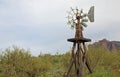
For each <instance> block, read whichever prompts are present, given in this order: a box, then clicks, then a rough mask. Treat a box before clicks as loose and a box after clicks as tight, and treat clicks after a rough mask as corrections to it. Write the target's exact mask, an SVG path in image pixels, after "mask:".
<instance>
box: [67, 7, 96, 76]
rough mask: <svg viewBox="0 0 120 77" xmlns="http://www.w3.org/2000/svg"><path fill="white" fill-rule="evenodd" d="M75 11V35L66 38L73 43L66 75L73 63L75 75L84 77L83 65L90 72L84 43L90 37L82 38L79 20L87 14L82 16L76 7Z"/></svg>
mask: <svg viewBox="0 0 120 77" xmlns="http://www.w3.org/2000/svg"><path fill="white" fill-rule="evenodd" d="M93 8H94V7H92V10H93ZM76 11H77V12H76V13H75V20H76V21H75V31H76V32H75V37H74V38H70V39H68V40H67V41H69V42H72V43H73V47H72V50H71V60H70V65H69V68H68V71H67V75H66V77H70V72H71V69H72V67H73V65H74V68H75V75H76V77H85V72H84V68H85V66H87V68H88V70H89V72H90V73H92V69H91V67H90V62H89V58H88V54H87V48H86V45H85V43H86V42H90V41H91V39H88V38H84V36H83V33H82V31H83V26H84V25H82V22H81V20H82V19H83V18H84V17H85V16H87V14H86V15H83V16H82V14H81V13H82V12H79V10H78V9H76ZM89 11H90V10H89ZM92 12H93V11H92ZM92 21H93V20H92Z"/></svg>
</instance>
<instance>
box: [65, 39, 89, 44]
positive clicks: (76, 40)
mask: <svg viewBox="0 0 120 77" xmlns="http://www.w3.org/2000/svg"><path fill="white" fill-rule="evenodd" d="M67 41H69V42H76V43H78V42H90V41H91V39H88V38H70V39H67Z"/></svg>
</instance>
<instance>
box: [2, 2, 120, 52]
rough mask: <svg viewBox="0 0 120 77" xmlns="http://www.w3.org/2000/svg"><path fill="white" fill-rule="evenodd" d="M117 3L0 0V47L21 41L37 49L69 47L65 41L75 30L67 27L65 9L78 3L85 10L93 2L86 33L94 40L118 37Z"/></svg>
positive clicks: (118, 12) (118, 11)
mask: <svg viewBox="0 0 120 77" xmlns="http://www.w3.org/2000/svg"><path fill="white" fill-rule="evenodd" d="M119 3H120V1H119V0H116V1H114V0H109V1H108V0H99V1H98V0H0V36H1V37H2V38H0V42H1V43H2V44H1V47H5V45H6V46H8V45H10V44H17V45H19V44H20V46H24V47H26V48H27V47H28V48H31V49H32V50H34V51H35V50H36V51H37V52H38V50H40V51H41V50H42V51H44V50H45V51H46V50H51V51H52V50H53V49H52V48H55V49H54V50H59V51H60V50H62V47H63V49H64V50H65V47H66V48H68V50H69V46H66V45H67V44H66V41H65V40H66V39H68V38H72V37H74V31H72V30H70V27H69V26H66V22H67V19H66V18H65V17H66V16H67V12H66V11H68V10H70V7H73V8H75V7H76V6H78V8H80V9H81V8H83V10H84V12H85V13H86V12H87V11H88V10H89V7H90V6H92V5H95V22H94V23H88V27H87V28H86V29H85V36H86V37H88V38H91V39H93V40H98V39H100V38H103V37H105V38H108V39H114V40H118V39H120V37H119V36H118V35H119V34H120V31H119V29H120V27H119V25H120V23H119V21H120V17H119V14H120V10H119V9H118V7H119V6H120V5H119ZM63 44H66V45H63ZM2 45H4V46H2ZM59 47H60V49H59ZM54 50H53V51H54ZM66 50H67V49H66ZM51 53H52V52H51Z"/></svg>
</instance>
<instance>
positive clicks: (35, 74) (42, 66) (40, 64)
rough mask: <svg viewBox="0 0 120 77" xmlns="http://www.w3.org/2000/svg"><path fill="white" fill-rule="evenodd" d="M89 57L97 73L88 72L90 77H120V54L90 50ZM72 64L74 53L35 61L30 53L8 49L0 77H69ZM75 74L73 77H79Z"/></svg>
mask: <svg viewBox="0 0 120 77" xmlns="http://www.w3.org/2000/svg"><path fill="white" fill-rule="evenodd" d="M0 52H2V51H0ZM88 54H89V57H90V61H91V67H92V68H93V70H94V72H93V73H92V74H89V73H88V71H87V69H86V77H120V51H119V52H109V51H108V50H106V49H104V48H102V47H95V48H93V47H92V48H91V47H90V48H89V51H88ZM69 61H70V52H67V53H66V54H56V55H51V54H40V55H39V56H38V57H33V56H32V55H31V54H30V51H28V50H24V49H21V48H17V47H13V49H9V48H7V49H6V50H5V51H3V53H1V54H0V77H65V72H66V71H67V69H68V65H69ZM73 71H74V69H73ZM73 71H72V74H71V77H75V76H74V74H73V73H74V72H73Z"/></svg>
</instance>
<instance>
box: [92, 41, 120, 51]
mask: <svg viewBox="0 0 120 77" xmlns="http://www.w3.org/2000/svg"><path fill="white" fill-rule="evenodd" d="M90 46H94V47H97V46H102V47H104V48H107V49H108V50H110V51H118V50H120V41H109V40H107V39H103V40H100V41H98V42H95V43H93V44H92V45H90Z"/></svg>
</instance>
